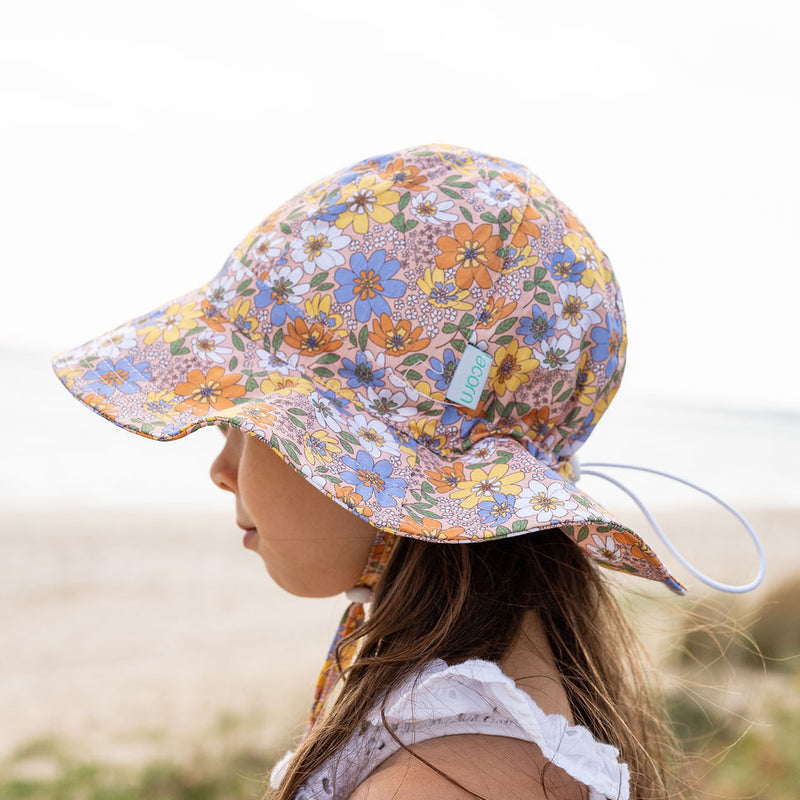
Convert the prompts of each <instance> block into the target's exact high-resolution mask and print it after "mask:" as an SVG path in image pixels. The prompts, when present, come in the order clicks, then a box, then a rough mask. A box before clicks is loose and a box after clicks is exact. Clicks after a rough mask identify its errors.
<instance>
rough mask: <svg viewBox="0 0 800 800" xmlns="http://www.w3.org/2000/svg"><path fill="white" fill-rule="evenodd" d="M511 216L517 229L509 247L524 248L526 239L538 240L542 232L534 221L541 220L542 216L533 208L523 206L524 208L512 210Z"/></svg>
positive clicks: (526, 242)
mask: <svg viewBox="0 0 800 800" xmlns="http://www.w3.org/2000/svg"><path fill="white" fill-rule="evenodd" d="M511 216H512V217H513V218H514V223H515V224H516V226H517V229H516V230H515V231H514V235H513V236H512V237H511V245H512V246H513V247H524V246H525V245H526V244H528V237H529V236H531V237H533V238H534V239H538V238H539V237H540V236H541V235H542V232H541V231H540V230H539V226H538V225H537V224H536V222H534V220H537V219H541V218H542V215H541V214H540V213H539V212H538V211H537V210H536V209H535V208H534V207H533V206H530V205H528V206H525V208H512V209H511Z"/></svg>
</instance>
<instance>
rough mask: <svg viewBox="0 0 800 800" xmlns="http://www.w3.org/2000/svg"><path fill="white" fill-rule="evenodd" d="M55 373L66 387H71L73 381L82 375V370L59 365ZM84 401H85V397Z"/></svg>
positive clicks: (73, 383)
mask: <svg viewBox="0 0 800 800" xmlns="http://www.w3.org/2000/svg"><path fill="white" fill-rule="evenodd" d="M56 375H58V377H59V379H60V380H61V381H62V383H63V384H64V386H66V387H67V389H71V388H72V387H73V386H74V385H75V381H76V380H77V379H78V378H80V376H81V375H83V370H82V369H79V368H78V367H74V366H68V367H61V368H60V369H59V370H58V372H56ZM84 402H86V398H85V397H84Z"/></svg>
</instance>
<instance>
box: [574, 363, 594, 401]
mask: <svg viewBox="0 0 800 800" xmlns="http://www.w3.org/2000/svg"><path fill="white" fill-rule="evenodd" d="M587 356H588V353H584V354H583V355H582V356H581V358H580V361H579V362H578V376H577V378H576V380H575V399H576V400H577V401H578V402H579V403H580V404H581V405H584V406H590V405H591V404H592V403H593V402H594V395H595V393H596V392H597V384H596V383H595V374H594V372H592V371H591V370H590V369H588V368H587V366H586V361H587Z"/></svg>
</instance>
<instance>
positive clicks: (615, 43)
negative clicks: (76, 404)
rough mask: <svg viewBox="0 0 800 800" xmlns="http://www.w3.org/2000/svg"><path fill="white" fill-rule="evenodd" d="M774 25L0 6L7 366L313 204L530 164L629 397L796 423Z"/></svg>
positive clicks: (162, 293)
mask: <svg viewBox="0 0 800 800" xmlns="http://www.w3.org/2000/svg"><path fill="white" fill-rule="evenodd" d="M795 8H796V6H795V4H791V3H786V2H785V1H784V2H773V0H766V2H764V1H763V0H762V2H759V3H751V2H746V3H745V2H730V1H728V2H724V3H723V2H698V0H694V1H693V2H671V3H668V4H652V3H644V2H641V1H639V2H614V1H613V0H612V1H611V2H600V3H598V2H559V3H552V2H551V3H548V4H544V3H539V2H532V1H531V0H512V1H511V2H503V3H495V2H486V1H485V0H484V1H483V2H474V1H473V0H457V1H456V0H450V1H449V2H435V0H402V2H380V0H372V1H371V2H366V0H359V1H358V2H345V1H344V0H341V1H340V2H335V3H334V2H320V1H319V0H306V2H302V3H290V2H286V3H284V4H281V5H279V4H277V3H270V2H266V0H261V2H257V3H256V2H230V3H226V4H224V5H222V4H218V3H215V4H211V3H202V2H194V3H188V2H166V1H165V0H159V2H149V1H147V2H137V3H136V4H134V5H130V4H127V5H126V4H119V3H108V2H85V1H83V0H76V1H75V2H70V3H63V2H60V3H56V2H27V3H14V4H11V3H6V4H4V9H3V11H2V12H0V14H1V16H0V64H1V65H2V72H1V73H0V110H1V111H2V113H0V137H2V141H1V143H2V148H0V152H1V153H2V181H1V182H0V193H1V194H0V197H1V199H0V203H2V207H0V214H1V215H2V220H3V223H2V231H3V233H2V236H1V237H0V256H1V257H2V265H3V266H2V270H3V273H2V274H3V287H4V299H5V302H4V303H3V314H2V320H1V321H0V347H6V348H28V349H32V350H35V351H37V352H41V353H46V352H56V351H59V350H62V349H65V348H67V347H72V346H74V345H77V344H80V343H81V342H83V341H85V340H86V339H88V338H90V337H92V336H94V335H95V334H98V333H100V332H102V331H105V330H107V329H109V328H111V327H113V326H115V325H117V324H119V323H121V322H123V321H125V320H127V319H129V318H131V317H133V316H135V315H138V314H140V313H142V312H144V311H147V310H149V309H151V308H153V307H155V306H156V305H158V304H160V303H161V302H162V301H164V300H166V299H168V298H170V297H173V296H175V295H178V294H182V293H183V292H185V291H187V290H189V289H192V288H194V287H195V286H198V285H200V284H201V283H203V282H204V281H205V280H207V279H208V278H210V277H211V276H213V275H214V274H215V273H216V271H217V270H218V269H219V267H220V266H221V265H222V263H223V261H224V260H225V258H226V256H227V254H228V252H229V251H230V249H232V247H233V246H234V245H235V244H236V243H237V242H238V241H239V240H240V239H241V237H242V236H243V235H244V234H245V233H246V232H247V231H248V230H249V229H250V227H251V226H252V225H253V224H254V223H256V222H257V221H259V220H260V219H261V218H262V217H264V216H266V214H268V213H269V212H270V211H271V210H272V209H273V208H275V207H276V206H277V205H279V204H280V203H281V202H282V201H283V200H284V199H286V198H287V197H288V196H289V195H291V194H293V193H294V192H295V191H296V190H298V189H300V188H301V187H303V186H305V185H306V184H308V183H310V182H312V181H314V180H316V179H318V178H320V177H322V176H323V175H326V174H328V173H330V172H332V171H333V170H336V169H339V168H341V167H343V166H345V165H347V164H349V163H352V162H353V161H356V160H358V159H360V158H363V157H366V156H370V155H375V154H379V153H383V152H389V151H391V150H393V149H396V148H400V147H405V146H409V145H413V144H422V143H425V142H431V141H438V142H447V143H453V144H459V145H466V146H469V147H473V148H476V149H479V150H484V151H486V152H489V153H493V154H497V155H501V156H505V157H508V158H511V159H513V160H516V161H521V162H523V163H525V164H527V165H528V166H529V167H531V168H532V169H533V170H534V172H536V173H537V174H538V175H539V176H540V177H541V178H542V179H543V180H544V181H545V182H546V183H547V184H548V185H549V186H550V188H551V189H553V191H555V193H556V194H558V195H559V196H560V197H561V198H562V199H563V200H564V201H565V202H566V203H567V204H568V205H570V206H571V207H572V208H573V210H574V211H575V212H576V213H577V215H578V216H579V217H581V219H582V220H583V221H584V222H585V223H586V225H587V226H588V228H589V229H590V230H591V231H592V233H593V234H594V236H595V238H596V239H597V240H598V242H599V244H600V246H601V247H602V248H603V249H604V250H605V251H606V252H607V253H608V254H609V256H610V258H611V260H612V263H613V264H614V265H615V269H616V272H617V275H618V277H619V279H620V284H621V287H622V291H623V296H624V298H625V301H626V307H627V312H628V319H629V333H630V353H629V362H628V372H627V375H626V379H625V383H626V384H627V387H628V389H627V390H628V391H629V392H633V393H636V394H638V395H642V396H647V395H650V396H655V397H661V398H664V397H675V398H677V399H680V400H682V401H695V400H697V401H699V402H703V403H719V404H724V405H728V406H731V407H736V408H738V407H757V408H775V409H785V410H797V409H798V408H800V380H799V379H798V375H797V365H796V363H797V358H796V344H795V342H796V339H797V334H796V330H797V326H798V293H799V291H800V279H799V278H798V259H799V258H800V255H799V254H800V249H798V247H797V244H796V241H795V239H796V229H797V220H798V218H799V217H800V213H798V212H800V201H798V184H799V183H800V182H799V181H798V179H799V178H800V168H798V155H797V153H798V141H799V140H800V137H798V133H800V131H799V130H798V128H799V127H800V126H798V103H797V84H798V81H797V78H798V75H800V69H799V67H800V63H799V62H800V57H798V53H800V41H798V39H799V38H800V35H799V34H798V24H797V23H798V18H797V12H796V10H795ZM64 400H65V402H66V395H65V396H64Z"/></svg>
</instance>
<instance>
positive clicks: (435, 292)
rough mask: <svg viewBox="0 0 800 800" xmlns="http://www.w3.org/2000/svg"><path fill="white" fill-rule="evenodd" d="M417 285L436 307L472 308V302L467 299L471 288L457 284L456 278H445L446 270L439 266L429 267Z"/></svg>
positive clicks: (461, 309) (458, 309) (463, 309)
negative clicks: (460, 286) (464, 287)
mask: <svg viewBox="0 0 800 800" xmlns="http://www.w3.org/2000/svg"><path fill="white" fill-rule="evenodd" d="M417 286H419V288H420V289H421V290H422V292H423V293H424V294H425V296H426V297H427V298H428V302H429V303H430V304H431V305H432V306H435V307H436V308H454V309H456V310H457V311H469V310H470V309H471V308H472V303H470V302H468V301H467V298H468V297H469V296H470V294H469V289H461V288H459V287H458V286H456V282H455V280H453V279H452V278H450V279H447V278H445V275H444V270H441V269H439V268H438V267H434V268H432V269H431V268H430V267H428V269H426V270H425V274H424V275H423V276H422V277H421V278H417Z"/></svg>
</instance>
